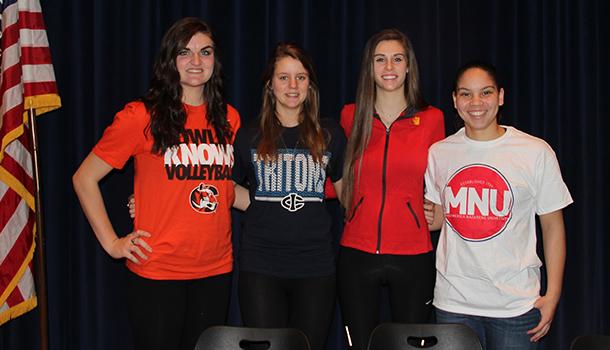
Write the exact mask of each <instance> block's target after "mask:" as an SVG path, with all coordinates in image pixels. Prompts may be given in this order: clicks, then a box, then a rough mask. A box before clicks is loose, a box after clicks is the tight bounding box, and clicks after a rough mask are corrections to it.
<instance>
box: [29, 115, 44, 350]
mask: <svg viewBox="0 0 610 350" xmlns="http://www.w3.org/2000/svg"><path fill="white" fill-rule="evenodd" d="M28 120H29V124H30V140H31V141H32V162H33V165H34V169H33V170H34V173H33V176H34V187H35V192H36V193H35V198H36V200H35V203H36V206H35V207H36V238H35V239H36V260H35V263H36V266H35V267H34V269H35V271H36V298H37V299H38V312H39V316H40V317H39V320H40V327H39V332H40V350H48V349H49V307H48V301H47V273H46V261H45V254H44V250H45V240H44V235H43V226H42V200H41V195H40V173H39V166H38V135H37V127H36V111H35V110H34V109H33V108H32V106H31V105H30V106H29V109H28Z"/></svg>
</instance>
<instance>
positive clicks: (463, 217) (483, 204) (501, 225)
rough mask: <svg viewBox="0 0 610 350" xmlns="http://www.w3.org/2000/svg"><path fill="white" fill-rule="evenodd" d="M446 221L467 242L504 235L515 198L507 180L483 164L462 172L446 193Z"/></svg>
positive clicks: (463, 169) (454, 175) (450, 181)
mask: <svg viewBox="0 0 610 350" xmlns="http://www.w3.org/2000/svg"><path fill="white" fill-rule="evenodd" d="M444 200H445V203H444V206H443V207H444V208H445V220H446V221H447V223H448V224H449V225H450V226H451V227H452V228H453V230H454V231H455V232H456V233H457V234H458V235H460V236H461V237H462V238H463V239H465V240H469V241H485V240H488V239H491V238H493V237H495V236H497V235H499V234H500V233H502V231H504V229H505V228H506V226H507V225H508V222H509V221H510V218H511V216H512V208H513V202H514V195H513V192H512V189H511V188H510V185H509V183H508V181H507V180H506V178H505V177H504V176H503V175H502V174H501V173H500V172H499V171H498V170H497V169H494V168H492V167H490V166H487V165H483V164H473V165H468V166H465V167H463V168H461V169H459V170H458V171H457V172H456V173H455V174H453V176H451V178H450V179H449V181H448V182H447V186H446V187H445V191H444Z"/></svg>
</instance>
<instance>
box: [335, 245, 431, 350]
mask: <svg viewBox="0 0 610 350" xmlns="http://www.w3.org/2000/svg"><path fill="white" fill-rule="evenodd" d="M435 276H436V275H435V269H434V254H433V253H432V252H429V253H425V254H419V255H390V254H369V253H365V252H363V251H360V250H356V249H352V248H347V247H341V249H340V251H339V261H338V269H337V281H338V293H339V305H340V306H341V314H342V316H343V322H344V324H345V326H346V327H347V329H348V331H349V336H350V339H351V342H352V348H350V349H354V350H366V348H367V345H368V340H369V336H370V334H371V332H372V331H373V329H374V328H375V327H376V326H377V325H378V324H379V311H380V303H379V299H380V291H381V287H382V286H387V287H388V296H389V299H390V300H389V301H390V311H391V315H392V322H399V323H428V322H430V317H431V315H432V310H433V309H432V296H433V292H434V280H435Z"/></svg>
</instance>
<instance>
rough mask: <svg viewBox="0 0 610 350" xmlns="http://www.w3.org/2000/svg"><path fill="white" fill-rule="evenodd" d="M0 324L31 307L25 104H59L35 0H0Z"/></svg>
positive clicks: (31, 217) (32, 228) (39, 108)
mask: <svg viewBox="0 0 610 350" xmlns="http://www.w3.org/2000/svg"><path fill="white" fill-rule="evenodd" d="M0 9H1V10H2V32H1V33H0V35H1V46H0V50H2V51H1V52H0V55H1V57H2V67H1V68H2V69H1V73H2V74H1V78H0V79H1V80H0V96H2V105H1V106H0V117H1V119H0V139H1V141H2V145H1V148H0V324H3V323H5V322H7V321H8V320H10V319H12V318H15V317H17V316H19V315H21V314H23V313H25V312H27V311H29V310H31V309H32V308H34V307H36V304H37V301H36V292H35V289H34V278H33V275H32V257H33V255H34V247H35V243H34V236H35V234H36V220H35V213H34V211H35V202H34V201H35V190H36V189H35V183H34V179H33V176H34V174H33V164H32V157H33V156H32V146H31V144H30V141H29V138H28V133H29V126H28V125H27V115H28V110H30V111H32V112H34V113H36V115H40V114H42V113H44V112H48V111H51V110H53V109H56V108H59V107H60V106H61V101H60V99H59V95H58V94H57V86H56V84H55V74H54V72H53V66H52V64H51V52H50V50H49V43H48V40H47V35H46V32H45V27H44V21H43V17H42V12H41V8H40V3H39V1H38V0H0Z"/></svg>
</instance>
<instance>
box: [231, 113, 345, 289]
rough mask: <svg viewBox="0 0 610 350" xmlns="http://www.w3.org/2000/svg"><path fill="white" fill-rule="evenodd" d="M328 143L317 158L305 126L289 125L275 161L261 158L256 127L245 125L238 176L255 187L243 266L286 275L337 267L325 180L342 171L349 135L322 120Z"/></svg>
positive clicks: (321, 273)
mask: <svg viewBox="0 0 610 350" xmlns="http://www.w3.org/2000/svg"><path fill="white" fill-rule="evenodd" d="M321 124H322V127H323V129H324V131H325V137H326V143H327V147H326V150H325V152H324V154H323V157H322V162H314V160H313V157H312V155H311V153H310V152H309V149H307V148H305V147H304V146H303V142H302V141H299V130H300V127H299V126H296V127H293V128H284V129H283V131H282V134H281V139H280V141H279V143H278V145H277V147H278V150H277V158H276V159H275V161H272V162H270V161H263V160H260V159H258V156H257V153H256V146H257V145H258V140H259V136H258V129H257V127H242V128H241V129H240V130H239V131H238V132H237V136H236V138H235V143H234V145H235V153H234V154H235V164H234V166H233V180H234V181H235V182H237V183H238V184H241V185H244V186H245V187H247V188H248V189H249V192H250V203H251V204H250V206H249V207H248V209H247V210H246V213H245V222H244V227H243V230H242V236H241V242H240V248H239V268H240V269H241V270H243V271H251V272H257V273H263V274H268V275H272V276H277V277H284V278H303V277H318V276H326V275H330V274H333V273H334V272H335V259H334V251H333V241H332V240H333V236H332V233H331V231H330V230H331V223H332V222H331V221H332V219H331V216H330V214H329V213H328V211H327V209H326V203H325V202H324V182H325V180H326V177H327V176H329V177H330V179H331V180H332V181H333V182H336V181H338V180H340V179H341V177H342V174H343V172H342V171H343V156H344V151H345V143H346V141H345V135H344V134H343V130H342V129H341V128H340V127H339V125H338V124H337V123H335V122H333V121H330V120H322V121H321Z"/></svg>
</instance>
